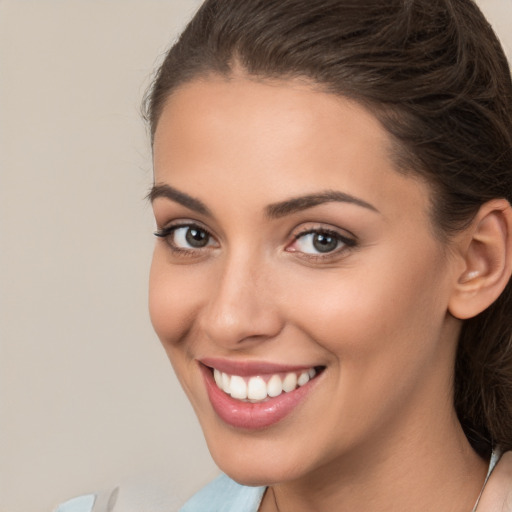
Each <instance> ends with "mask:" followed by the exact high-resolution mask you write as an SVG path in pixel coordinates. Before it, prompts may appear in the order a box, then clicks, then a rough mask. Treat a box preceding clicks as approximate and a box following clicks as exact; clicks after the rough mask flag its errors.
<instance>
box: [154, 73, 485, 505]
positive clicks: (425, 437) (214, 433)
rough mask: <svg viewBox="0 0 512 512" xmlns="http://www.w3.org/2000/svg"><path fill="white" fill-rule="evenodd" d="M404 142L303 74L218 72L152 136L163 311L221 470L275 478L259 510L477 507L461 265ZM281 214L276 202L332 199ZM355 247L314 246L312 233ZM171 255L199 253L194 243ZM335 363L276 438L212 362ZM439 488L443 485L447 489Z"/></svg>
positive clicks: (180, 100)
mask: <svg viewBox="0 0 512 512" xmlns="http://www.w3.org/2000/svg"><path fill="white" fill-rule="evenodd" d="M390 147H391V143H390V139H389V136H388V134H387V133H386V132H385V130H384V129H383V127H382V126H381V125H380V124H379V123H378V121H377V120H376V119H375V118H374V117H373V116H372V115H371V113H369V112H367V111H366V110H365V109H364V108H362V107H361V106H359V105H357V104H355V103H353V102H350V101H349V100H347V99H344V98H340V97H336V96H333V95H330V94H326V93H323V92H320V91H318V90H315V89H314V88H313V87H312V86H311V85H309V84H306V83H301V82H298V81H295V82H292V81H283V82H279V81H274V82H268V81H256V80H251V79H249V78H247V77H244V76H235V77H232V78H230V79H229V80H227V79H224V78H222V77H215V76H211V77H208V78H206V79H203V80H198V81H194V82H191V83H188V84H186V85H184V86H182V87H181V88H180V89H178V90H177V91H175V92H174V93H173V94H172V96H171V97H170V98H169V99H168V101H167V103H166V106H165V108H164V111H163V114H162V117H161V119H160V121H159V123H158V127H157V130H156V134H155V142H154V169H155V184H156V185H168V186H170V187H173V189H175V190H178V191H180V192H181V193H184V194H187V195H188V196H191V197H192V198H195V199H196V200H198V201H200V202H201V203H202V205H204V206H205V207H206V208H207V210H208V211H197V210H198V208H197V204H195V203H187V204H181V203H186V201H183V200H179V201H176V200H173V199H171V198H169V197H162V196H160V197H154V200H153V208H154V213H155V218H156V223H157V227H158V228H159V229H163V228H165V227H168V226H169V225H172V224H173V223H176V222H177V223H178V224H180V225H183V224H185V225H186V224H187V223H194V224H197V225H199V226H200V227H201V228H203V229H204V230H205V231H206V232H208V233H209V234H210V235H211V238H209V239H208V240H209V242H208V245H207V246H205V247H203V248H200V249H197V248H193V247H190V246H187V245H184V244H183V237H181V238H180V237H178V234H184V233H185V232H186V229H187V228H182V229H181V230H180V231H179V232H175V236H174V237H173V236H172V235H170V236H168V237H167V238H159V239H158V240H157V243H156V246H155V251H154V258H153V263H152V268H151V276H150V313H151V319H152V322H153V325H154V328H155V330H156V332H157V334H158V336H159V338H160V340H161V342H162V344H163V346H164V348H165V350H166V352H167V354H168V356H169V358H170V360H171V362H172V365H173V367H174V370H175V371H176V374H177V376H178V378H179V380H180V382H181V384H182V386H183V388H184V390H185V392H186V393H187V395H188V397H189V399H190V401H191V403H192V405H193V407H194V409H195V411H196V413H197V416H198V418H199V421H200V423H201V426H202V428H203V431H204V434H205V437H206V440H207V443H208V446H209V449H210V451H211V453H212V456H213V458H214V460H215V461H216V463H217V464H218V465H219V467H220V468H221V469H222V470H223V471H224V472H226V473H227V474H228V475H229V476H231V477H232V478H234V479H235V480H237V481H239V482H241V483H244V484H248V485H268V486H271V487H270V488H269V490H268V491H267V493H266V494H265V497H264V500H263V503H262V506H261V510H262V511H271V510H277V507H279V510H281V511H291V510H293V511H295V512H300V511H302V510H307V511H315V510H319V511H325V510H339V511H351V512H357V511H368V510H379V511H391V510H393V511H396V510H410V511H423V510H425V511H427V510H428V511H432V510H436V511H450V512H451V511H453V512H456V511H460V512H469V511H470V510H471V508H472V507H473V504H474V502H475V500H476V498H477V496H478V493H479V491H480V488H481V485H482V483H483V480H484V477H485V472H486V464H487V461H483V460H481V459H480V458H479V457H478V456H477V455H476V454H475V452H474V451H473V450H472V449H471V447H470V446H469V444H468V442H467V440H466V438H465V436H464V434H463V432H462V430H461V427H460V425H459V423H458V421H457V418H456V415H455V412H454V409H453V405H452V378H453V364H454V358H455V348H456V341H457V336H458V333H459V330H460V321H459V320H457V319H456V318H454V317H453V316H452V315H450V313H449V311H448V310H449V304H450V300H451V298H452V296H453V288H454V283H456V282H457V280H458V277H459V275H460V272H461V266H462V263H461V258H459V257H458V256H457V251H455V250H452V249H453V248H452V247H449V246H447V245H445V244H444V243H442V242H440V241H439V239H438V238H437V237H436V236H435V230H434V229H433V226H432V222H431V218H430V216H429V194H430V189H429V187H428V184H426V183H424V182H422V181H421V180H420V179H418V178H414V177H413V176H406V175H404V174H400V173H398V172H397V171H396V170H395V165H394V163H393V160H392V157H391V153H390V150H389V148H390ZM327 190H328V191H338V192H342V193H344V194H349V195H350V196H351V197H355V198H357V199H358V200H360V201H364V203H365V204H366V206H364V205H361V204H356V203H354V202H346V201H328V202H325V203H322V204H319V205H316V206H313V207H309V208H306V209H302V210H299V211H291V212H287V213H286V214H283V215H281V216H278V217H271V216H269V215H268V207H269V205H271V204H274V203H279V202H283V201H287V200H289V199H290V198H296V197H299V196H303V195H308V194H319V193H322V192H325V191H327ZM311 229H313V230H319V229H324V230H325V229H328V230H330V231H333V232H335V233H338V234H339V235H340V236H342V237H345V238H348V239H350V240H351V241H353V245H344V244H343V243H341V242H340V243H339V244H338V247H337V248H336V249H335V250H334V251H333V252H331V253H320V254H318V253H316V254H315V251H314V248H313V249H312V246H311V244H310V243H309V242H310V241H311V236H312V235H309V238H307V236H305V237H302V238H298V239H296V237H297V236H298V235H299V234H300V233H302V232H304V231H308V230H311ZM173 244H175V245H176V244H181V245H180V247H179V248H180V249H181V251H176V248H173ZM204 357H217V358H225V359H231V360H236V361H255V360H257V361H270V362H274V363H287V364H294V365H304V366H320V365H321V366H323V367H325V370H324V371H323V373H322V374H321V375H320V376H319V377H318V378H317V382H316V386H315V387H314V389H313V390H312V391H311V392H310V393H309V395H308V396H307V398H306V400H305V401H304V402H303V403H301V404H300V405H299V406H298V407H297V408H296V409H295V410H294V411H293V412H292V413H291V414H290V415H288V416H287V417H286V418H285V419H284V420H282V421H280V422H279V423H277V424H275V425H273V426H271V427H269V428H265V429H263V430H259V431H247V430H243V429H237V428H234V427H231V426H229V425H227V424H226V423H224V422H223V421H222V420H221V419H220V418H219V417H218V416H217V415H216V413H215V412H214V410H213V408H212V406H211V404H210V402H209V399H208V396H207V393H206V389H205V386H204V383H203V380H202V378H201V375H200V371H199V367H198V364H197V360H198V359H201V358H204ZM433 489H435V492H433V491H432V490H433Z"/></svg>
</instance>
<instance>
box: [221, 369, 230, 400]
mask: <svg viewBox="0 0 512 512" xmlns="http://www.w3.org/2000/svg"><path fill="white" fill-rule="evenodd" d="M222 390H223V391H224V393H227V394H228V395H229V392H230V391H231V390H230V385H229V375H228V374H227V373H222Z"/></svg>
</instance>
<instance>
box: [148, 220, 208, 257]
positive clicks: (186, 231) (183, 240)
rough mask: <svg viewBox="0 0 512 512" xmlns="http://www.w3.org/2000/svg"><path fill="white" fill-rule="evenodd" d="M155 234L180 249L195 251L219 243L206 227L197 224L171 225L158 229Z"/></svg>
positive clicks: (174, 247)
mask: <svg viewBox="0 0 512 512" xmlns="http://www.w3.org/2000/svg"><path fill="white" fill-rule="evenodd" d="M155 235H156V236H158V237H159V238H163V239H165V241H166V242H167V244H168V245H169V246H170V247H171V248H172V249H175V250H180V251H193V250H198V249H203V248H206V247H209V246H216V245H217V244H216V242H215V239H214V238H213V237H212V235H211V234H210V233H209V232H208V231H206V229H203V228H201V227H199V226H197V225H195V224H187V225H180V226H169V227H167V228H164V229H161V230H160V231H157V232H156V233H155Z"/></svg>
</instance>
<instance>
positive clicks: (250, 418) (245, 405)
mask: <svg viewBox="0 0 512 512" xmlns="http://www.w3.org/2000/svg"><path fill="white" fill-rule="evenodd" d="M199 366H200V368H201V371H202V373H203V377H204V381H205V384H206V391H207V392H208V397H209V398H210V402H211V404H212V406H213V409H214V411H215V412H216V413H217V415H218V416H219V417H220V418H221V419H222V420H223V421H224V422H226V423H227V424H228V425H231V426H233V427H236V428H243V429H247V430H257V429H263V428H266V427H270V426H272V425H274V424H276V423H278V422H279V421H281V420H282V419H283V418H285V417H286V416H288V414H290V413H291V412H292V411H293V410H294V409H295V408H296V407H297V406H298V405H299V404H301V403H302V402H303V401H304V400H305V398H306V396H307V395H308V393H309V392H310V391H311V390H312V389H313V387H314V385H315V383H316V381H317V379H316V378H315V379H313V380H310V381H309V382H308V383H307V384H305V385H304V386H301V387H299V388H297V389H295V390H294V391H291V392H289V393H286V392H283V393H281V394H280V395H279V396H276V397H274V398H269V399H268V400H266V401H265V402H258V403H251V402H242V401H240V400H235V399H234V398H232V397H230V396H229V395H228V394H226V393H224V391H222V390H221V389H219V387H218V386H217V384H216V383H215V381H214V379H213V375H212V371H211V370H210V369H209V368H207V367H206V366H204V365H203V364H199Z"/></svg>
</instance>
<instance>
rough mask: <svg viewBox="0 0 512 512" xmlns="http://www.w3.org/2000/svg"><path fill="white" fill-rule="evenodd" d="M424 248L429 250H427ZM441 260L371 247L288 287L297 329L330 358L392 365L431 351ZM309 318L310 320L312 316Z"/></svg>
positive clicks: (438, 314) (441, 295)
mask: <svg viewBox="0 0 512 512" xmlns="http://www.w3.org/2000/svg"><path fill="white" fill-rule="evenodd" d="M428 249H430V250H428ZM443 283H444V276H443V262H442V261H441V260H440V257H439V254H438V251H436V250H435V248H434V249H432V248H425V247H423V248H422V250H421V249H420V250H414V251H411V252H410V253H405V252H404V253H402V254H396V253H395V252H391V251H390V252H389V254H387V253H386V252H379V253H378V254H377V252H376V253H375V257H372V258H368V259H367V260H365V261H364V262H363V261H360V262H358V263H357V264H355V265H354V266H353V267H351V268H347V269H345V270H341V271H340V270H339V269H336V270H335V271H334V272H333V273H330V274H329V273H324V275H322V276H320V277H316V278H315V280H314V286H311V287H309V289H308V291H307V293H304V290H299V289H292V290H290V297H295V298H296V299H295V300H296V303H295V304H296V310H297V311H299V312H303V313H305V312H307V315H306V314H303V315H302V316H299V315H296V318H297V322H298V323H300V325H301V328H302V329H303V330H305V331H307V332H308V333H309V335H310V337H311V338H312V339H314V340H316V341H317V343H319V344H321V345H323V347H324V348H326V349H327V350H328V351H330V352H331V353H332V354H333V355H334V356H336V358H338V359H339V360H340V361H344V362H345V363H347V362H349V361H355V362H356V361H362V360H364V361H365V363H369V362H371V360H372V359H374V360H375V361H376V362H377V363H379V364H380V363H382V362H383V361H385V360H386V359H387V360H389V361H390V362H393V363H394V365H395V366H396V365H399V364H401V363H405V362H406V361H408V359H411V360H419V359H421V352H426V351H435V349H436V343H435V342H436V340H438V339H439V337H440V335H441V330H442V327H443V322H444V319H445V316H446V304H445V303H446V302H447V297H446V295H447V294H446V293H445V292H446V290H445V287H444V285H443ZM312 319H313V320H312Z"/></svg>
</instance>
